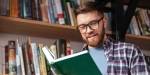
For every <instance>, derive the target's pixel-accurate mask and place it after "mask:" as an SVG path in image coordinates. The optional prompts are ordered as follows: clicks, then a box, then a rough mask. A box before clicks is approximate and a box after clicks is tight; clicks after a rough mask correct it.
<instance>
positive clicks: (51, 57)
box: [42, 47, 54, 64]
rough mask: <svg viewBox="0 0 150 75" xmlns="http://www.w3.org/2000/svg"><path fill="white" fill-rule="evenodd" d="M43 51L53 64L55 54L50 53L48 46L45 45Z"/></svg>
mask: <svg viewBox="0 0 150 75" xmlns="http://www.w3.org/2000/svg"><path fill="white" fill-rule="evenodd" d="M42 51H43V53H44V55H45V57H46V59H47V60H48V62H49V63H50V64H51V63H53V61H54V58H53V56H52V55H51V54H50V52H49V49H48V48H47V47H43V48H42Z"/></svg>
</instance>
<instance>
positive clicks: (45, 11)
mask: <svg viewBox="0 0 150 75" xmlns="http://www.w3.org/2000/svg"><path fill="white" fill-rule="evenodd" d="M46 1H47V0H45V1H43V2H42V1H41V3H40V8H41V15H42V21H44V22H48V4H46Z"/></svg>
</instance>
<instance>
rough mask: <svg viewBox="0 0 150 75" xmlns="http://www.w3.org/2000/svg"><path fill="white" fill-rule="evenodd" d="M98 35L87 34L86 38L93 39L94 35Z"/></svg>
mask: <svg viewBox="0 0 150 75" xmlns="http://www.w3.org/2000/svg"><path fill="white" fill-rule="evenodd" d="M97 34H98V33H92V34H87V36H86V38H90V37H93V36H95V35H97Z"/></svg>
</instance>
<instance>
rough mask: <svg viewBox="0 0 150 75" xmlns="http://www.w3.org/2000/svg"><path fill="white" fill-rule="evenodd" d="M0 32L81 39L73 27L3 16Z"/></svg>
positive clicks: (1, 17)
mask: <svg viewBox="0 0 150 75" xmlns="http://www.w3.org/2000/svg"><path fill="white" fill-rule="evenodd" d="M0 32H1V33H11V34H21V35H29V36H36V37H44V38H56V39H59V38H63V39H68V40H73V41H81V37H80V35H79V34H78V33H79V32H78V31H77V30H76V28H75V27H71V26H67V25H56V24H54V25H51V24H49V23H44V22H41V21H35V20H26V19H20V18H12V17H4V16H0Z"/></svg>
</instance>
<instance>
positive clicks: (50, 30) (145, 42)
mask: <svg viewBox="0 0 150 75" xmlns="http://www.w3.org/2000/svg"><path fill="white" fill-rule="evenodd" d="M0 32H1V33H11V34H21V35H28V36H36V37H44V38H55V39H60V38H63V39H68V40H72V41H82V38H81V36H80V34H79V32H78V31H77V30H76V28H75V27H71V26H67V25H59V24H58V25H56V24H54V25H51V24H49V23H44V22H41V21H35V20H26V19H20V18H12V17H4V16H0ZM107 34H109V35H110V33H109V32H108V33H107ZM126 40H127V41H128V42H133V43H136V44H137V45H139V46H140V47H141V48H143V49H145V50H150V46H149V45H150V37H147V36H135V35H131V34H127V35H126Z"/></svg>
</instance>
